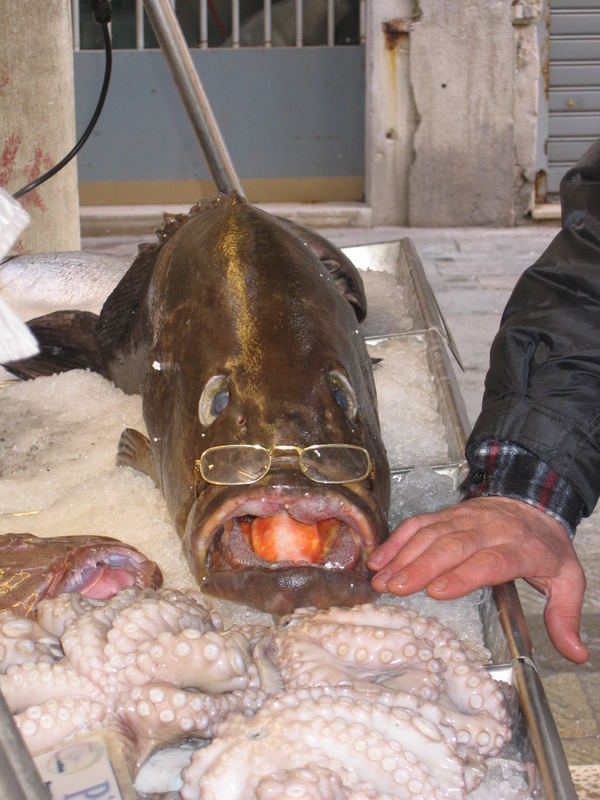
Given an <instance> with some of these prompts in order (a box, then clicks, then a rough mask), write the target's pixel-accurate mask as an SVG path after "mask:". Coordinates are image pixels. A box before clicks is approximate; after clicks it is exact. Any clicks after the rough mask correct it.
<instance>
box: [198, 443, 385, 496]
mask: <svg viewBox="0 0 600 800" xmlns="http://www.w3.org/2000/svg"><path fill="white" fill-rule="evenodd" d="M233 448H236V449H244V450H261V451H262V452H264V453H266V454H267V456H268V457H269V461H268V464H267V466H266V469H265V470H264V471H263V472H262V473H261V474H260V475H259V476H258V477H257V478H253V479H252V480H248V481H235V482H228V481H215V480H213V479H211V478H209V477H207V476H206V474H205V472H204V468H203V459H204V457H205V456H206V454H207V453H211V452H214V451H215V450H232V449H233ZM325 448H326V449H327V450H349V449H350V450H360V451H361V452H362V453H364V454H365V456H366V457H367V469H366V470H365V472H364V473H363V474H362V475H361V476H360V477H357V478H352V479H351V480H343V481H332V480H318V479H316V478H312V477H311V476H310V475H308V474H307V472H308V471H309V470H308V469H307V467H306V465H305V464H304V463H303V462H302V456H303V454H304V453H305V452H310V451H312V450H319V449H321V450H323V449H325ZM278 450H283V451H287V452H295V453H296V455H297V456H298V467H299V468H300V471H301V472H302V474H303V475H306V477H307V478H308V479H309V480H311V481H313V482H314V483H324V484H327V483H329V484H342V483H357V482H358V481H362V480H364V479H365V478H369V479H370V480H371V481H373V480H374V479H375V462H374V461H373V459H372V458H371V456H370V455H369V453H368V451H367V450H366V449H365V448H364V447H360V446H359V445H356V444H337V443H332V444H311V445H309V446H308V447H299V446H298V445H294V444H278V445H275V446H274V447H272V448H271V449H269V448H267V447H263V446H262V444H220V445H215V446H214V447H208V448H207V449H206V450H205V451H204V452H203V453H202V455H201V456H200V458H197V459H195V461H194V485H195V488H196V493H197V491H198V487H199V484H200V481H204V482H206V483H212V484H213V485H215V486H249V485H251V484H253V483H258V481H260V480H262V479H263V478H264V477H265V475H268V474H269V471H270V470H271V466H272V464H273V453H275V452H276V451H278Z"/></svg>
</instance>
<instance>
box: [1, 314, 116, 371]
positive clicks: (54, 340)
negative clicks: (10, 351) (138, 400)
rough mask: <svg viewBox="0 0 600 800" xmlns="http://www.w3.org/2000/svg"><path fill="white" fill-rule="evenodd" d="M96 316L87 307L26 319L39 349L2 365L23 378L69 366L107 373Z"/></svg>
mask: <svg viewBox="0 0 600 800" xmlns="http://www.w3.org/2000/svg"><path fill="white" fill-rule="evenodd" d="M97 319H98V316H97V315H96V314H92V313H91V312H90V311H71V310H67V311H53V312H52V313H51V314H45V315H44V316H42V317H36V318H35V319H30V320H29V321H28V323H27V327H28V328H29V330H30V331H31V332H32V333H33V335H34V336H35V338H36V339H37V341H38V344H39V346H40V352H39V353H38V355H36V356H32V357H31V358H24V359H21V360H20V361H11V362H10V363H8V364H5V365H4V366H5V367H6V369H7V370H8V372H11V373H12V374H13V375H16V376H17V377H18V378H21V379H24V380H26V379H29V378H38V377H40V376H41V375H53V374H54V373H56V372H68V371H69V370H71V369H91V370H93V371H94V372H98V373H100V375H103V376H104V377H105V378H106V377H108V373H107V371H106V367H105V364H104V359H103V357H102V354H101V353H100V350H99V348H98V343H97V340H96V333H95V326H96V321H97Z"/></svg>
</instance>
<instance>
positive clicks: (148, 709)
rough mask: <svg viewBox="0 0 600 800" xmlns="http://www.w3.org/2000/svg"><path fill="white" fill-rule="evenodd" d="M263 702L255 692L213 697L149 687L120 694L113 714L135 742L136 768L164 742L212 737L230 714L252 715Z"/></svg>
mask: <svg viewBox="0 0 600 800" xmlns="http://www.w3.org/2000/svg"><path fill="white" fill-rule="evenodd" d="M264 700H265V694H264V692H261V691H260V690H258V689H250V690H247V691H245V692H240V691H236V692H229V693H224V694H221V695H217V696H213V695H208V694H203V693H202V692H197V691H183V690H181V689H177V688H176V687H174V686H170V685H168V684H153V685H152V686H144V687H136V688H135V689H133V690H132V691H131V692H129V693H128V694H125V695H123V696H122V697H121V700H120V702H119V704H118V707H117V708H116V710H115V713H116V714H117V716H118V717H119V718H120V720H121V721H122V722H123V723H124V724H125V726H126V727H127V729H128V730H129V731H130V732H131V734H132V736H133V738H134V739H135V746H136V761H137V764H138V766H139V765H141V764H142V763H143V762H144V761H145V760H146V759H147V758H148V757H149V756H150V754H151V753H152V752H153V751H154V750H156V749H157V748H159V747H162V746H164V745H165V744H166V743H169V742H174V741H178V740H181V739H184V738H185V737H189V736H194V737H198V738H202V739H210V738H212V737H213V736H214V735H215V728H216V725H217V723H219V722H222V721H223V720H224V719H225V718H226V717H227V716H228V715H229V714H231V713H232V712H233V711H237V712H241V713H244V714H246V715H250V714H253V713H254V712H255V711H256V710H257V709H258V708H260V707H261V706H262V705H263V703H264Z"/></svg>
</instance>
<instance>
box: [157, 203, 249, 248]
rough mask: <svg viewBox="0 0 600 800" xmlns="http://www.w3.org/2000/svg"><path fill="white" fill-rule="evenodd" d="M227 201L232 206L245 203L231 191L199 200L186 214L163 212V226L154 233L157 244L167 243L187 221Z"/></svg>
mask: <svg viewBox="0 0 600 800" xmlns="http://www.w3.org/2000/svg"><path fill="white" fill-rule="evenodd" d="M227 201H229V202H230V203H232V204H236V203H245V202H246V201H245V200H244V198H243V197H241V196H240V195H239V194H238V193H237V192H235V191H232V192H231V193H230V194H223V193H222V192H221V193H220V194H218V195H217V196H216V197H213V198H211V199H210V200H199V201H198V202H197V203H195V204H194V205H193V206H192V207H191V208H190V210H189V211H188V212H187V214H170V213H168V212H165V213H164V214H163V224H162V225H161V227H160V228H159V229H158V230H157V231H156V235H157V237H158V240H159V242H161V243H164V242H166V241H168V240H169V239H170V238H171V236H173V234H175V233H177V231H178V230H179V229H180V228H181V226H182V225H185V223H186V222H188V220H190V219H192V218H193V217H196V216H198V214H204V213H205V212H207V211H210V210H211V209H213V208H216V207H217V206H218V205H220V204H221V203H225V202H227Z"/></svg>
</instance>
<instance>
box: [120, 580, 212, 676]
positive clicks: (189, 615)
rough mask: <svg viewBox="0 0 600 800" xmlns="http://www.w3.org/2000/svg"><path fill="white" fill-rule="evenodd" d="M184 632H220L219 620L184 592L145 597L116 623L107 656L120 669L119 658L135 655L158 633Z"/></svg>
mask: <svg viewBox="0 0 600 800" xmlns="http://www.w3.org/2000/svg"><path fill="white" fill-rule="evenodd" d="M185 628H193V629H195V630H197V631H199V632H200V633H205V632H206V631H209V630H219V629H220V620H219V618H218V616H216V615H215V614H213V613H211V612H210V610H209V609H208V608H207V606H206V605H205V604H201V603H199V602H198V601H197V600H196V599H195V598H193V597H186V596H185V595H183V594H182V593H181V592H176V591H173V590H159V591H158V592H156V595H155V596H153V597H147V596H145V597H142V598H140V600H138V601H137V602H135V603H132V604H131V605H130V606H128V607H127V608H124V609H123V611H122V613H121V614H120V615H119V616H118V617H117V619H115V621H114V622H113V624H112V627H111V629H110V630H109V631H108V633H107V645H106V648H105V652H106V655H107V657H108V658H109V660H111V663H112V664H113V666H115V667H118V666H120V664H119V660H118V654H127V653H131V652H134V651H135V650H136V648H137V647H138V646H139V644H140V643H141V642H145V641H148V640H152V639H155V638H156V637H157V636H158V634H159V633H162V632H165V631H169V632H170V633H173V634H177V633H180V632H181V631H183V630H184V629H185Z"/></svg>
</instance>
